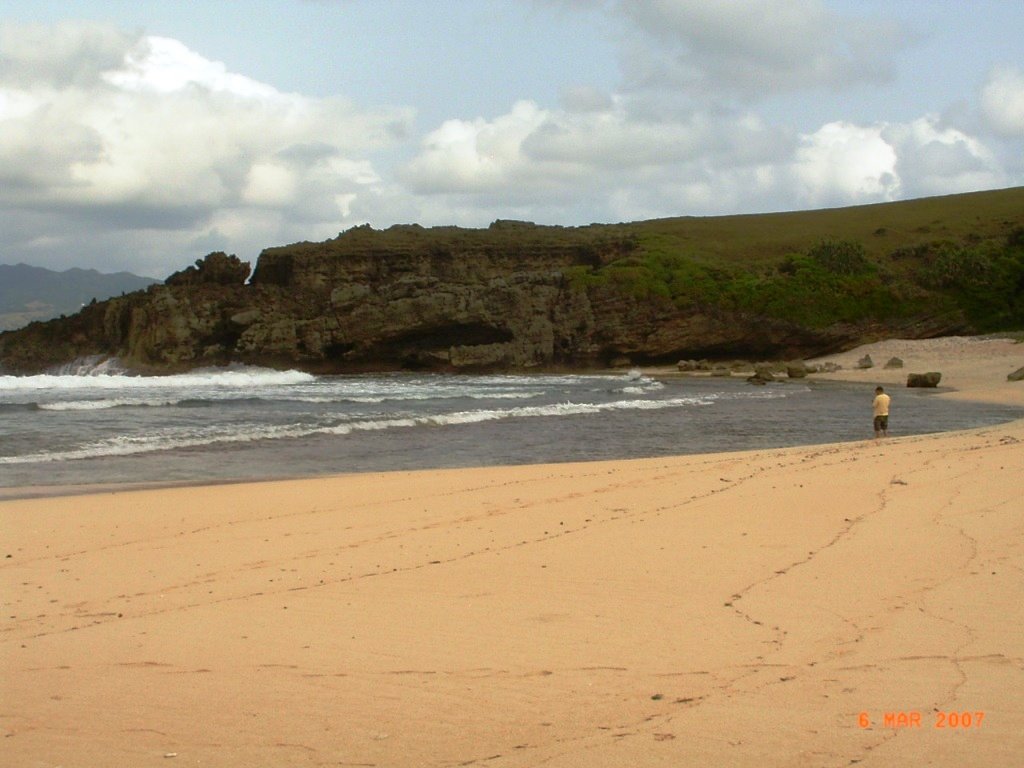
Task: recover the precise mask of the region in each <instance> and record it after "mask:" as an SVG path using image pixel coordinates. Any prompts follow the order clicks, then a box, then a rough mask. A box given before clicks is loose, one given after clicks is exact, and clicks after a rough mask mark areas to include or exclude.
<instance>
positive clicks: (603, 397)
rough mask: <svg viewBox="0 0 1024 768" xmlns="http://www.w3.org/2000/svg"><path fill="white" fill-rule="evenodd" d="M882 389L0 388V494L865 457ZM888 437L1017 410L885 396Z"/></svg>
mask: <svg viewBox="0 0 1024 768" xmlns="http://www.w3.org/2000/svg"><path fill="white" fill-rule="evenodd" d="M872 390H873V386H871V385H859V384H843V383H836V382H816V381H813V380H808V379H803V380H785V381H780V382H778V383H773V384H769V385H767V386H763V387H758V386H753V385H751V384H748V383H747V382H746V381H744V380H743V379H740V378H735V379H724V378H696V377H695V378H664V379H655V378H652V377H649V376H645V375H642V374H640V373H639V372H638V371H630V372H628V373H622V374H617V373H613V374H559V375H555V374H551V375H525V374H522V375H487V376H467V375H439V374H430V375H415V374H377V375H358V376H314V375H311V374H308V373H303V372H300V371H274V370H268V369H262V368H253V367H232V368H224V369H208V370H197V371H194V372H191V373H186V374H180V375H173V376H150V377H144V376H133V375H128V374H126V373H125V372H123V371H119V370H118V369H117V368H116V366H112V365H110V364H101V365H91V366H83V367H82V368H79V369H73V370H64V371H61V372H60V373H55V374H48V375H39V376H3V375H0V487H7V488H11V487H19V486H36V485H45V486H51V485H78V484H86V483H124V482H142V483H176V482H207V481H230V480H248V479H265V478H274V477H294V476H308V475H322V474H334V473H345V472H366V471H381V470H395V469H424V468H438V467H468V466H487V465H497V464H527V463H541V462H564V461H587V460H594V459H621V458H641V457H655V456H666V455H673V454H686V453H705V452H714V451H734V450H744V449H751V448H769V447H784V446H793V445H804V444H816V443H827V442H836V441H848V440H860V439H865V438H868V437H870V436H871V407H870V406H871V400H872V397H873V392H872ZM892 395H893V406H892V417H891V424H890V427H891V432H890V434H892V435H893V436H899V435H908V434H921V433H926V432H938V431H947V430H953V429H963V428H968V427H974V426H982V425H988V424H995V423H999V422H1003V421H1008V420H1010V419H1014V418H1019V417H1021V416H1024V410H1022V409H1019V408H1011V407H1006V406H998V405H982V404H967V403H962V402H954V401H948V400H945V399H941V398H936V397H935V396H934V392H932V391H926V390H902V389H901V390H898V391H893V392H892Z"/></svg>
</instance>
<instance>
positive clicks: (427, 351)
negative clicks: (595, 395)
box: [0, 222, 899, 373]
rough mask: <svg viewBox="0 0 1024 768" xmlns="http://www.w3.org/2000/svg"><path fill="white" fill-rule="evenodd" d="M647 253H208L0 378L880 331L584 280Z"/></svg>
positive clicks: (21, 345)
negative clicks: (801, 321) (104, 363)
mask: <svg viewBox="0 0 1024 768" xmlns="http://www.w3.org/2000/svg"><path fill="white" fill-rule="evenodd" d="M637 247H638V246H637V241H636V237H635V235H634V234H632V233H631V231H630V230H629V229H628V228H625V227H614V226H591V227H580V228H563V227H539V226H534V225H531V224H523V223H518V222H495V224H492V225H491V227H490V228H489V229H482V230H470V229H461V228H456V227H437V228H431V229H424V228H422V227H419V226H415V225H413V226H401V227H392V228H391V229H388V230H385V231H375V230H372V229H370V228H369V227H357V228H355V229H352V230H349V231H347V232H345V233H342V234H341V235H339V236H338V237H337V238H335V239H333V240H328V241H326V242H323V243H299V244H295V245H291V246H285V247H280V248H270V249H267V250H265V251H264V252H263V253H262V254H261V255H260V258H259V261H258V263H257V265H256V268H255V270H254V271H253V273H252V277H251V278H250V280H249V282H248V283H246V282H245V280H246V276H247V275H248V273H249V265H248V264H246V263H244V262H241V261H239V260H238V259H237V258H236V257H234V256H228V255H226V254H224V253H213V254H210V255H209V256H207V257H206V258H205V259H202V260H200V261H198V262H197V263H196V265H195V266H194V267H189V268H187V269H185V270H183V271H181V272H177V273H175V274H174V275H172V276H171V277H170V278H168V279H167V281H166V282H165V283H164V284H163V285H154V286H151V287H149V288H148V289H146V290H145V291H139V292H136V293H133V294H129V295H126V296H121V297H118V298H114V299H110V300H108V301H104V302H98V303H96V304H94V305H91V306H88V307H85V308H84V309H83V310H82V311H81V312H80V313H78V314H77V315H74V316H71V317H68V318H64V319H61V320H54V321H50V322H46V323H34V324H32V325H30V326H28V327H26V328H24V329H21V330H19V331H16V332H10V333H6V334H3V335H0V367H2V368H3V369H5V370H8V371H11V372H25V373H30V372H38V371H42V370H46V369H48V368H50V367H52V366H55V365H61V364H64V363H68V362H70V361H73V360H75V359H77V358H82V357H86V356H92V355H99V356H107V357H117V358H119V359H120V360H121V361H122V363H123V364H124V365H126V366H128V367H130V368H133V369H136V370H139V371H143V372H168V371H174V370H182V369H187V368H191V367H197V366H203V365H221V364H226V363H234V362H237V363H249V364H258V365H269V366H276V367H283V366H287V367H298V368H303V369H306V370H311V371H316V372H357V371H369V370H396V369H412V370H437V371H457V370H526V369H541V368H559V367H563V368H573V367H576V368H580V367H593V366H606V365H608V364H610V363H611V362H613V361H616V360H628V361H630V363H631V364H654V363H669V362H673V361H676V360H679V359H681V358H682V359H691V358H711V359H719V360H720V359H724V358H736V357H746V358H752V359H766V358H773V357H774V358H783V359H793V358H803V357H809V356H815V355H820V354H826V353H830V352H834V351H836V350H837V349H842V348H844V347H849V346H852V345H854V344H856V343H857V342H858V341H860V340H861V339H862V338H863V337H864V335H865V334H867V333H870V334H874V335H877V334H878V333H879V331H880V330H885V329H879V328H878V327H877V325H875V326H872V327H870V328H868V327H863V326H858V325H856V324H849V323H846V324H842V325H836V326H831V327H827V328H823V329H822V328H815V329H811V328H807V327H803V326H799V325H795V324H792V323H787V322H783V321H779V320H775V319H772V318H767V317H763V316H753V315H746V314H742V313H740V312H730V311H725V310H721V309H713V308H703V309H701V308H698V307H695V306H690V307H688V308H680V307H678V306H676V305H675V304H674V303H673V302H672V301H671V300H670V299H669V298H667V297H662V296H659V295H646V296H645V295H638V294H636V293H634V292H631V291H629V290H624V289H622V288H620V287H618V286H617V285H616V284H615V283H614V281H607V280H606V281H603V282H601V281H596V280H589V279H588V276H589V275H591V274H593V273H594V271H595V270H597V269H600V268H601V267H602V266H605V265H607V264H609V263H611V262H613V261H616V262H618V263H623V262H628V259H629V257H630V256H631V254H633V253H634V252H635V251H636V249H637ZM892 330H893V331H899V329H892Z"/></svg>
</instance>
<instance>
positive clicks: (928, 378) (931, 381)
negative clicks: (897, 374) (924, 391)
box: [907, 371, 942, 387]
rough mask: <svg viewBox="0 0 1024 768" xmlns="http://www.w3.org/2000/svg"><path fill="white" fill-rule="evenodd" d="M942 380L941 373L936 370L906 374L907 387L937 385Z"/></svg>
mask: <svg viewBox="0 0 1024 768" xmlns="http://www.w3.org/2000/svg"><path fill="white" fill-rule="evenodd" d="M941 380H942V374H941V373H939V372H937V371H929V372H928V373H911V374H909V375H908V376H907V386H908V387H937V386H939V381H941Z"/></svg>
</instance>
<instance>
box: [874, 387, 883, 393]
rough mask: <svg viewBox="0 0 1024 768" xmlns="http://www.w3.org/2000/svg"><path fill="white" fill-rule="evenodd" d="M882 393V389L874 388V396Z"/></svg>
mask: <svg viewBox="0 0 1024 768" xmlns="http://www.w3.org/2000/svg"><path fill="white" fill-rule="evenodd" d="M884 391H885V390H884V389H882V388H881V387H875V394H876V395H880V394H882V393H883V392H884Z"/></svg>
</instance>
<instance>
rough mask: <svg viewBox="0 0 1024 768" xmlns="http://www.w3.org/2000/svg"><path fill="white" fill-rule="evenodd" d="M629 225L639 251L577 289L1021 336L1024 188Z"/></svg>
mask: <svg viewBox="0 0 1024 768" xmlns="http://www.w3.org/2000/svg"><path fill="white" fill-rule="evenodd" d="M623 226H624V228H625V229H626V230H628V231H629V232H630V233H632V234H634V235H635V236H636V240H637V248H636V249H635V250H634V251H633V252H632V253H631V254H630V255H629V256H627V257H625V258H620V259H618V260H616V261H613V262H612V263H610V264H606V265H605V266H603V267H591V268H585V267H577V268H574V269H573V270H572V271H571V274H570V278H571V280H572V281H573V282H574V284H576V285H577V286H580V287H591V288H592V287H595V286H607V287H612V288H616V289H618V290H623V291H627V292H629V293H630V294H632V295H634V296H636V297H639V298H648V297H650V298H654V297H660V298H663V299H669V300H671V301H672V302H674V303H675V304H676V306H678V307H680V308H690V309H696V310H712V309H721V310H728V311H739V312H744V313H748V314H752V315H760V316H764V317H766V318H772V319H781V320H786V321H789V322H793V323H796V324H799V325H805V326H808V327H812V328H822V327H826V326H829V325H832V324H835V323H854V322H863V321H872V320H878V321H888V320H894V319H901V318H911V317H920V316H932V317H936V316H946V315H954V316H960V317H962V318H963V319H964V321H965V322H966V323H967V324H969V325H970V327H972V328H973V329H974V330H976V331H979V332H984V331H994V330H1004V329H1012V328H1022V327H1024V188H1015V189H1008V190H998V191H994V192H979V193H972V194H966V195H954V196H947V197H936V198H927V199H923V200H912V201H907V202H900V203H887V204H881V205H870V206H858V207H853V208H841V209H829V210H822V211H804V212H798V213H780V214H764V215H751V216H720V217H707V218H680V219H659V220H653V221H646V222H637V223H633V224H629V225H623Z"/></svg>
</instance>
